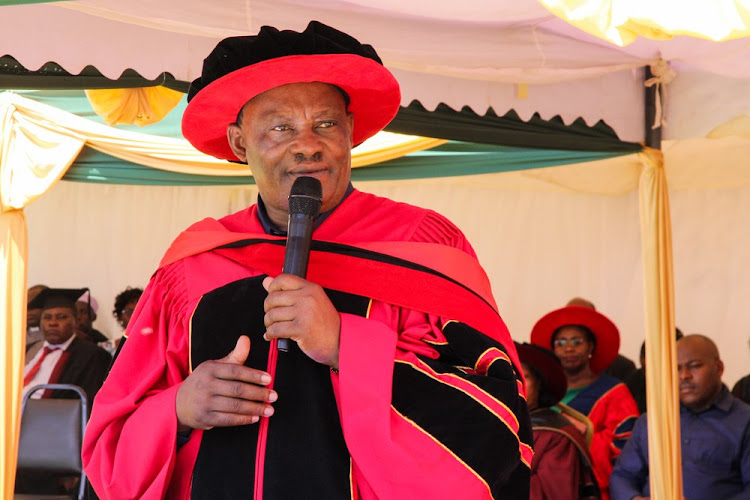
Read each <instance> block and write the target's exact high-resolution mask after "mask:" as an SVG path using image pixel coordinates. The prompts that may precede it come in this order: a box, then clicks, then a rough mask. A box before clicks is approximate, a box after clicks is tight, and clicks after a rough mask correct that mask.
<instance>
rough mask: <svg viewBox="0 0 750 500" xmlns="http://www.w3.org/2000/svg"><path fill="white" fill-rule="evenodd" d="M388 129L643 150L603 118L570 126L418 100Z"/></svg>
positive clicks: (536, 144) (506, 142) (560, 146)
mask: <svg viewBox="0 0 750 500" xmlns="http://www.w3.org/2000/svg"><path fill="white" fill-rule="evenodd" d="M386 130H388V131H389V132H398V133H402V134H411V135H424V136H427V137H436V138H438V139H449V140H453V141H465V142H476V143H484V144H499V145H503V146H514V147H522V148H536V149H538V148H545V149H557V150H567V151H604V152H629V153H634V152H637V151H641V150H642V149H643V146H641V145H640V144H637V143H634V142H623V141H621V140H620V139H618V138H617V134H615V132H614V131H613V130H612V129H611V128H610V127H609V126H608V125H607V124H606V123H604V122H603V121H599V122H598V123H597V124H595V125H594V126H592V127H591V126H588V125H587V124H586V122H585V121H584V120H583V119H582V118H579V119H577V120H576V121H574V122H573V123H571V124H570V125H566V124H565V123H563V121H562V119H561V118H560V117H559V116H557V117H555V118H552V119H551V120H543V119H542V118H540V117H539V115H538V114H534V116H533V117H532V118H531V119H530V120H528V121H523V120H521V119H520V118H519V117H518V114H516V112H515V111H512V110H511V111H509V112H508V113H506V114H505V115H504V116H497V114H495V111H494V110H492V108H490V109H488V110H487V113H486V114H485V115H484V116H480V115H478V114H477V113H475V112H474V111H472V110H471V108H468V107H464V108H463V109H462V110H461V111H456V110H454V109H452V108H451V107H449V106H447V105H445V104H440V105H438V107H437V108H435V110H434V111H427V110H426V109H425V108H424V106H422V104H420V103H419V102H417V101H414V102H413V103H412V104H410V105H409V106H408V107H406V108H405V107H402V108H401V109H400V110H399V112H398V115H396V118H394V120H393V121H392V122H391V123H390V124H389V125H388V126H387V127H386Z"/></svg>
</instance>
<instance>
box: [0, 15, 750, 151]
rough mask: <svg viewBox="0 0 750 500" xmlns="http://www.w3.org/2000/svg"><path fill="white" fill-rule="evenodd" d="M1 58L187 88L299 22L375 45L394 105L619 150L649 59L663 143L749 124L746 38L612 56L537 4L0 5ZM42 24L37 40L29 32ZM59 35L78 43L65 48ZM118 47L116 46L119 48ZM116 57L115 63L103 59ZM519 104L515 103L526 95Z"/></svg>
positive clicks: (639, 46) (630, 135)
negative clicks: (558, 132)
mask: <svg viewBox="0 0 750 500" xmlns="http://www.w3.org/2000/svg"><path fill="white" fill-rule="evenodd" d="M3 18H4V19H5V20H6V23H4V26H3V30H2V31H0V49H2V52H3V53H7V54H10V55H12V56H14V57H16V58H17V59H18V60H19V62H21V64H23V65H24V66H25V67H27V68H29V69H37V68H39V67H40V66H42V65H43V64H44V63H46V62H48V61H55V62H57V63H59V64H60V65H62V66H63V67H64V68H65V69H66V70H68V71H69V72H71V73H78V72H80V71H81V70H82V69H83V68H84V67H85V66H86V65H89V64H90V65H94V66H95V67H97V68H98V69H99V70H100V71H102V73H103V74H104V75H106V76H108V77H110V78H117V77H118V76H120V74H121V73H122V71H123V70H124V69H126V68H132V69H135V70H136V71H138V72H139V73H140V74H141V75H142V76H145V77H147V78H156V77H157V76H158V75H159V74H161V73H162V72H163V71H167V72H169V73H171V74H172V75H173V76H174V77H175V78H177V79H180V80H192V79H194V78H195V77H196V76H197V75H198V74H199V73H200V68H201V61H202V60H203V58H204V57H205V56H206V55H207V54H208V53H209V52H210V50H211V49H212V48H213V46H214V45H215V43H216V41H218V40H219V39H221V38H223V37H225V36H234V35H245V34H248V33H253V32H256V31H257V29H258V28H259V27H260V26H262V25H265V24H269V25H272V26H279V27H283V28H290V29H297V30H299V29H303V28H304V26H305V25H306V24H307V22H308V21H309V20H310V19H318V20H320V21H322V22H325V23H328V24H331V25H333V26H336V27H337V28H340V29H343V30H345V31H347V32H348V33H351V34H352V35H354V36H355V37H357V38H359V39H360V40H362V41H363V42H366V43H370V44H372V45H374V46H375V47H377V49H378V52H379V54H380V55H381V57H382V58H383V61H384V63H385V64H386V66H388V67H389V68H390V69H391V70H393V72H394V73H395V74H396V76H397V77H398V79H399V81H400V82H401V84H402V90H403V103H404V104H408V103H409V102H411V101H412V100H413V99H418V100H420V101H421V102H422V103H423V104H424V105H425V106H427V107H428V108H430V109H432V108H434V107H435V106H436V105H437V104H438V103H439V102H445V103H447V104H449V105H450V106H452V107H454V108H461V107H462V106H464V105H467V106H470V107H471V108H472V109H474V110H475V111H477V112H480V113H483V112H484V111H485V110H486V109H487V108H488V107H490V106H491V107H493V108H494V110H495V111H496V112H497V113H499V114H503V113H505V112H506V111H507V110H509V109H515V110H516V111H517V112H518V113H519V114H520V116H521V117H522V118H524V119H528V118H529V117H530V116H531V115H532V114H533V113H535V112H539V113H540V114H541V116H542V117H543V118H551V117H553V116H555V115H560V116H562V118H563V119H564V120H565V121H566V122H570V121H572V120H574V119H576V118H578V117H579V116H580V117H583V118H584V119H585V120H586V121H587V123H589V124H593V123H596V122H597V121H598V120H600V119H603V120H605V121H606V122H607V123H608V124H609V125H610V126H612V127H613V128H614V129H615V131H616V132H617V134H618V136H619V137H620V138H621V139H623V140H628V141H640V140H642V139H643V122H644V119H643V111H642V109H643V101H644V98H643V83H642V80H643V78H642V74H641V73H642V71H641V70H638V69H637V68H641V67H643V66H646V65H648V64H651V63H654V62H655V61H657V60H658V59H659V57H661V58H663V59H665V60H667V61H671V62H672V64H673V65H674V67H675V68H676V70H677V72H678V76H677V78H676V79H675V80H674V83H673V85H672V86H670V88H669V91H668V95H669V96H670V97H669V98H668V100H667V106H666V113H667V122H668V123H669V124H670V127H668V128H667V129H666V130H665V137H666V138H685V137H701V136H702V135H703V134H704V133H705V130H710V129H711V128H713V126H715V125H716V124H719V123H723V122H725V121H727V120H728V119H730V118H732V117H734V116H736V115H740V114H750V102H748V101H750V100H749V99H745V98H741V99H738V96H742V97H744V96H747V95H748V94H749V92H748V90H750V83H748V81H750V80H749V79H750V65H748V64H747V60H748V58H749V57H750V40H748V39H740V40H733V41H728V42H721V43H715V42H711V41H708V40H700V39H693V38H687V37H678V38H675V39H673V40H668V41H658V42H657V41H651V40H644V39H640V40H638V41H636V42H635V43H633V44H631V45H628V46H627V47H624V48H621V47H615V46H613V45H611V44H609V43H607V42H605V41H603V40H600V39H598V38H595V37H594V36H591V35H587V34H585V33H583V32H581V31H579V30H577V29H576V28H574V27H572V26H570V25H568V24H566V23H565V22H564V21H562V20H560V19H558V18H556V17H554V16H553V15H552V14H551V13H550V12H549V11H547V10H546V9H545V8H544V7H543V6H542V5H541V4H540V3H539V2H537V0H506V1H498V0H467V1H463V2H458V3H456V2H435V1H433V0H412V1H409V2H403V1H401V0H383V1H379V2H375V3H373V2H370V1H366V0H318V1H316V2H314V3H313V2H308V1H305V0H227V1H224V2H219V3H217V2H210V3H207V2H201V1H199V0H184V1H179V2H177V1H176V0H164V1H162V2H156V3H155V2H149V1H146V0H131V1H128V2H120V1H117V0H81V1H77V2H57V3H44V4H28V5H17V6H8V7H3ZM39 26H44V27H45V29H44V34H43V38H42V39H41V40H40V43H29V42H28V36H27V34H28V33H35V32H37V31H38V27H39ZM70 33H76V36H75V37H71V36H70ZM124 48H126V49H124ZM113 54H117V57H113ZM524 96H526V97H524Z"/></svg>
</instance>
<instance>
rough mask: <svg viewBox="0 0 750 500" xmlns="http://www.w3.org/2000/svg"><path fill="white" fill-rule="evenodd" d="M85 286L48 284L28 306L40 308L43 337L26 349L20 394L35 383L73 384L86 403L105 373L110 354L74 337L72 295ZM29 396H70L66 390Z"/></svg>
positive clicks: (73, 296)
mask: <svg viewBox="0 0 750 500" xmlns="http://www.w3.org/2000/svg"><path fill="white" fill-rule="evenodd" d="M84 292H85V289H81V290H69V289H54V288H50V289H47V290H44V291H42V292H41V293H40V294H39V295H38V296H37V297H36V298H35V299H34V301H33V303H32V304H30V305H29V306H30V307H34V308H39V309H41V311H42V314H41V319H40V323H39V324H40V328H41V331H42V335H43V336H44V340H40V341H38V342H36V343H35V344H33V345H31V346H30V347H29V349H28V351H27V353H26V367H25V368H24V378H23V394H24V395H26V393H27V392H28V391H29V389H31V388H32V387H33V386H35V385H39V384H74V385H77V386H79V387H81V388H82V389H83V391H84V392H85V393H86V396H87V397H88V400H89V407H90V404H91V402H92V401H93V399H94V396H95V395H96V392H97V391H98V390H99V388H100V387H101V386H102V383H103V382H104V379H105V378H106V376H107V370H108V368H109V364H110V362H111V361H112V357H111V356H110V355H109V353H108V352H107V351H105V350H104V349H102V348H101V347H98V346H97V345H95V344H93V343H91V342H87V341H85V340H81V339H80V338H78V337H76V335H75V332H76V326H77V324H78V321H77V318H78V312H77V309H76V299H78V297H80V296H81V295H83V293H84ZM32 397H33V398H42V397H45V398H46V397H52V398H65V397H72V393H70V392H67V393H66V391H44V392H37V393H35V394H34V395H33V396H32Z"/></svg>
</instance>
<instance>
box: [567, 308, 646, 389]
mask: <svg viewBox="0 0 750 500" xmlns="http://www.w3.org/2000/svg"><path fill="white" fill-rule="evenodd" d="M565 305H566V306H581V307H588V308H589V309H593V310H594V311H596V306H595V305H594V303H593V302H591V301H590V300H586V299H583V298H581V297H573V298H572V299H570V300H569V301H568V303H567V304H565ZM635 372H636V367H635V363H633V362H632V361H631V360H630V359H628V358H626V357H625V356H623V355H622V354H620V353H619V352H618V353H617V356H616V357H615V360H614V361H612V362H611V363H610V364H609V366H608V367H607V368H605V369H604V371H603V373H606V374H607V375H612V376H613V377H615V378H616V379H618V380H620V381H622V382H625V381H626V380H628V379H629V378H630V377H632V376H633V375H634V374H635Z"/></svg>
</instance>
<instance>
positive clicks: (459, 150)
mask: <svg viewBox="0 0 750 500" xmlns="http://www.w3.org/2000/svg"><path fill="white" fill-rule="evenodd" d="M624 154H627V153H624V152H620V153H602V152H585V151H556V150H550V149H524V148H511V147H506V146H492V145H486V144H472V143H463V142H450V143H448V144H444V145H442V146H439V147H437V148H433V149H430V150H425V151H420V152H418V153H412V154H410V155H407V156H404V157H402V158H397V159H395V160H391V161H388V162H384V163H380V164H377V165H372V166H369V167H360V168H355V169H352V180H353V181H374V180H400V179H419V178H429V177H455V176H461V175H474V174H485V173H495V172H510V171H513V170H528V169H533V168H542V167H551V166H555V165H565V164H571V163H581V162H587V161H596V160H603V159H607V158H613V157H615V156H622V155H624ZM63 180H66V181H76V182H94V183H102V184H145V185H173V186H221V185H242V184H255V180H254V178H253V177H243V176H231V177H227V176H208V175H190V174H179V173H175V172H168V171H166V170H159V169H155V168H150V167H146V166H143V165H137V164H135V163H130V162H126V161H123V160H119V159H117V158H113V157H111V156H109V155H106V154H104V153H100V152H98V151H95V150H93V149H90V148H88V147H84V148H83V150H82V151H81V154H80V155H79V157H78V159H77V160H76V162H75V163H74V164H73V166H72V167H71V168H70V169H68V171H67V173H66V174H65V176H64V177H63Z"/></svg>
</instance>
